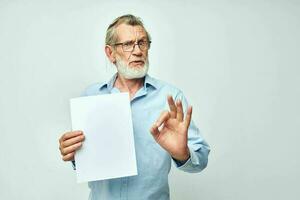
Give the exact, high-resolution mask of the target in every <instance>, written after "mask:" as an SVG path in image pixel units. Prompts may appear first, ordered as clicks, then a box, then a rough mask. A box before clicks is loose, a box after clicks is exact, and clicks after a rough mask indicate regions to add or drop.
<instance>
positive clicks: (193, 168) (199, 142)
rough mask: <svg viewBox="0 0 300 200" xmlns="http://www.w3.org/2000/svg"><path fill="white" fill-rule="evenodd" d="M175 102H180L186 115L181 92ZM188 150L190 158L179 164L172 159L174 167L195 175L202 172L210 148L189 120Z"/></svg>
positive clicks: (185, 102)
mask: <svg viewBox="0 0 300 200" xmlns="http://www.w3.org/2000/svg"><path fill="white" fill-rule="evenodd" d="M175 100H181V101H182V105H183V110H184V113H186V110H187V107H188V105H189V104H188V102H187V100H186V98H185V97H184V95H183V93H182V92H179V93H178V94H177V95H176V97H175ZM188 148H189V151H190V157H189V159H188V160H187V161H185V162H180V161H178V160H175V159H174V158H173V161H174V163H175V165H176V167H177V168H178V169H179V170H182V171H185V172H190V173H196V172H200V171H202V170H203V169H204V168H205V167H206V166H207V163H208V154H209V152H210V147H209V145H208V144H207V142H206V141H205V140H204V138H203V137H202V135H201V134H200V131H199V129H198V127H197V126H196V125H195V123H194V121H193V120H191V123H190V126H189V129H188Z"/></svg>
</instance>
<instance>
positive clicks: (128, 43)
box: [123, 42, 133, 47]
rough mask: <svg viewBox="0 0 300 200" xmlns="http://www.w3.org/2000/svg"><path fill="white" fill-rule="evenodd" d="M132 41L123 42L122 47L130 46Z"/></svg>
mask: <svg viewBox="0 0 300 200" xmlns="http://www.w3.org/2000/svg"><path fill="white" fill-rule="evenodd" d="M132 44H133V42H125V43H124V44H123V45H124V47H130V46H132Z"/></svg>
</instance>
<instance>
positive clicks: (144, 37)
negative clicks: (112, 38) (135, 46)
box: [121, 36, 147, 43]
mask: <svg viewBox="0 0 300 200" xmlns="http://www.w3.org/2000/svg"><path fill="white" fill-rule="evenodd" d="M144 39H147V36H143V37H142V38H140V39H139V40H138V42H139V41H141V40H144ZM126 42H135V40H126V41H124V42H121V43H126Z"/></svg>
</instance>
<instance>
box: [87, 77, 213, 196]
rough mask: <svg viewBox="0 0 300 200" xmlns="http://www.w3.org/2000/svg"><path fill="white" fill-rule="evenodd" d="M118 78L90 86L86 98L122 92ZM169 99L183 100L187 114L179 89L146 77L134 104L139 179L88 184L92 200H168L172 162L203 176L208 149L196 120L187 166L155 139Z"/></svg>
mask: <svg viewBox="0 0 300 200" xmlns="http://www.w3.org/2000/svg"><path fill="white" fill-rule="evenodd" d="M116 77H117V74H115V75H114V76H113V77H112V78H111V80H109V81H108V82H103V83H97V84H93V85H91V86H89V87H88V88H87V89H86V90H85V92H84V93H83V95H84V96H90V95H101V94H110V93H118V92H120V91H119V90H118V89H117V88H115V87H114V82H115V80H116ZM167 95H172V96H173V98H174V99H175V100H178V99H180V100H182V103H183V107H184V110H186V108H187V105H188V103H187V100H186V98H185V97H184V95H183V93H182V92H181V91H180V90H179V89H177V88H176V87H174V86H171V85H170V84H167V83H165V82H163V81H160V80H157V79H154V78H152V77H150V76H149V75H146V77H145V81H144V86H143V87H142V88H140V89H139V90H138V91H137V92H136V94H135V96H134V97H133V98H132V100H131V111H132V120H133V132H134V141H135V151H136V152H135V153H136V159H137V170H138V175H136V176H130V177H123V178H116V179H109V180H103V181H92V182H89V184H88V185H89V187H90V189H91V192H90V196H89V199H90V200H127V199H128V200H169V199H170V194H169V184H168V174H169V171H170V168H171V162H172V160H173V162H174V165H175V166H176V167H177V168H178V169H179V170H183V171H186V172H192V173H193V172H200V171H201V170H203V169H204V168H205V167H206V165H207V161H208V154H209V151H210V150H209V146H208V144H207V143H206V142H205V141H204V139H203V137H202V136H201V135H200V132H199V129H198V128H197V127H196V126H195V124H194V122H193V120H192V121H191V124H190V127H189V129H188V146H189V150H190V158H189V159H188V160H187V161H186V162H184V163H181V162H178V161H176V160H174V159H172V157H171V156H170V155H169V154H168V152H166V151H165V150H164V149H163V148H162V147H161V146H160V145H159V144H157V143H156V142H155V140H154V138H153V137H152V135H151V133H150V127H151V126H152V125H153V123H154V122H156V120H157V119H158V117H159V116H160V114H161V112H162V111H164V110H169V106H168V103H167ZM116 117H117V114H116ZM120 151H122V149H120ZM104 162H105V161H104ZM120 165H122V163H120Z"/></svg>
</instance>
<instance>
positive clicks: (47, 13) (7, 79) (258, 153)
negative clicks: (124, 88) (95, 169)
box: [0, 0, 300, 200]
mask: <svg viewBox="0 0 300 200" xmlns="http://www.w3.org/2000/svg"><path fill="white" fill-rule="evenodd" d="M127 13H132V14H134V15H137V16H140V17H141V18H142V19H143V21H144V23H145V26H146V28H147V29H148V30H149V32H150V34H151V35H152V41H153V43H152V46H151V49H150V51H149V59H150V71H149V74H150V75H152V76H154V77H156V78H159V79H162V80H164V81H167V82H169V83H171V84H173V85H176V86H177V87H178V88H180V89H181V90H183V92H184V94H185V95H186V96H187V98H188V99H189V102H190V104H192V105H193V107H194V112H193V119H194V121H195V122H196V124H197V125H198V126H199V128H200V130H201V131H202V134H203V135H204V137H205V138H206V140H207V141H208V143H209V144H210V145H211V149H212V151H211V154H210V156H209V164H208V167H207V169H205V170H204V171H203V172H201V173H199V174H188V173H184V172H181V171H179V170H177V169H176V168H174V167H173V168H172V170H171V173H170V179H169V182H170V188H171V198H172V199H173V200H182V199H184V200H195V199H197V200H198V199H205V200H252V199H261V200H265V199H270V200H271V199H272V200H280V199H289V200H296V199H299V198H300V192H299V178H300V170H299V169H300V160H299V158H300V157H299V153H300V150H299V145H298V144H299V140H300V134H299V130H300V129H299V124H300V115H299V112H300V109H299V101H300V90H299V85H300V81H299V73H300V70H299V67H300V61H299V57H300V55H299V52H300V37H299V35H300V3H299V1H296V0H295V1H292V0H281V1H279V0H277V1H271V0H269V1H237V0H236V1H233V0H232V1H230V0H227V1H186V2H183V1H158V0H157V1H151V3H150V2H146V1H140V2H139V1H134V2H133V1H100V0H93V1H86V0H85V1H84V0H73V1H71V0H66V1H60V0H55V1H54V0H53V1H33V0H27V1H25V0H24V1H16V0H0V92H1V99H0V118H1V119H0V135H1V140H0V162H1V163H0V199H3V200H6V199H8V200H20V199H26V200H27V199H28V200H29V199H30V200H40V199H43V200H53V199H56V200H65V199H72V200H82V199H87V198H88V192H89V190H88V187H87V184H77V183H76V176H75V172H74V171H73V170H72V167H71V164H70V163H65V162H63V161H62V160H61V156H60V152H59V150H58V138H59V137H60V135H61V134H62V133H63V132H65V131H68V130H70V129H71V121H70V110H69V99H70V98H73V97H77V96H79V95H80V93H81V92H82V91H83V90H84V88H85V87H86V86H87V85H89V84H92V83H95V82H99V81H104V80H107V79H108V78H110V76H112V75H113V73H114V72H115V69H114V67H113V66H111V65H110V64H109V62H108V60H107V59H106V57H105V55H104V50H103V48H104V37H105V31H106V28H107V26H108V25H109V24H110V23H111V22H112V20H113V19H114V18H116V17H117V16H120V15H123V14H127ZM116 117H117V116H116Z"/></svg>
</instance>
